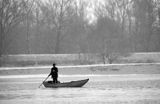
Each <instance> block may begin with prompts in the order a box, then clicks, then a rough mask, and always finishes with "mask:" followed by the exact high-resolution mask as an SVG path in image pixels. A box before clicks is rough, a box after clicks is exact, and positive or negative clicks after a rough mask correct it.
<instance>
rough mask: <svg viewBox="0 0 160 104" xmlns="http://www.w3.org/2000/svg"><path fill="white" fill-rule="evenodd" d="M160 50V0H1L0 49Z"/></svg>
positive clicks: (37, 51)
mask: <svg viewBox="0 0 160 104" xmlns="http://www.w3.org/2000/svg"><path fill="white" fill-rule="evenodd" d="M126 51H127V52H128V51H129V52H130V51H131V52H150V51H160V1H159V0H104V1H101V2H100V1H95V2H94V0H93V1H90V2H89V1H88V0H45V1H44V0H1V1H0V55H2V54H50V53H52V54H63V53H102V54H105V56H108V55H109V54H110V53H114V52H116V53H117V52H118V53H124V52H126Z"/></svg>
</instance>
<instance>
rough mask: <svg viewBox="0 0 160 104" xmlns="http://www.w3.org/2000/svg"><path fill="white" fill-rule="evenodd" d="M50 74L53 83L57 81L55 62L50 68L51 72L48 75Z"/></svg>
mask: <svg viewBox="0 0 160 104" xmlns="http://www.w3.org/2000/svg"><path fill="white" fill-rule="evenodd" d="M50 75H51V76H52V79H53V83H58V80H57V79H58V68H57V67H56V64H55V63H53V67H52V68H51V72H50V74H49V75H48V76H50Z"/></svg>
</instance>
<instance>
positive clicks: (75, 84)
mask: <svg viewBox="0 0 160 104" xmlns="http://www.w3.org/2000/svg"><path fill="white" fill-rule="evenodd" d="M88 81H89V79H84V80H77V81H70V82H63V83H60V82H59V83H53V82H52V81H45V82H43V85H44V86H45V87H46V88H59V87H82V86H83V85H85V84H86V83H87V82H88Z"/></svg>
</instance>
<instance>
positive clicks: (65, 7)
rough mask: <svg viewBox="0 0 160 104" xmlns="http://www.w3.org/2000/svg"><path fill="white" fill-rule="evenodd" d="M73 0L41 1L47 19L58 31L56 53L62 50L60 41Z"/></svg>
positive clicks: (53, 29)
mask: <svg viewBox="0 0 160 104" xmlns="http://www.w3.org/2000/svg"><path fill="white" fill-rule="evenodd" d="M71 5H72V0H48V1H46V2H44V3H42V2H41V5H40V6H41V10H42V12H43V14H44V16H45V17H46V18H45V20H46V22H47V24H48V25H49V27H50V28H51V29H52V31H54V32H56V39H55V41H56V42H55V49H54V51H55V53H59V52H60V43H61V40H62V38H63V30H64V29H65V27H66V24H67V22H68V16H69V15H68V12H69V10H70V8H71Z"/></svg>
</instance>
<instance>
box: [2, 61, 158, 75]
mask: <svg viewBox="0 0 160 104" xmlns="http://www.w3.org/2000/svg"><path fill="white" fill-rule="evenodd" d="M51 67H52V66H38V67H12V68H11V67H9V68H6V69H5V68H4V69H3V68H0V76H2V75H28V74H29V75H30V74H48V73H49V72H50V69H51ZM57 67H58V68H59V74H62V75H65V74H66V75H76V74H80V75H86V74H100V75H110V74H112V75H113V74H160V63H148V64H144V63H138V64H111V65H108V64H106V65H104V64H98V65H97V64H96V65H80V66H77V65H76V66H57Z"/></svg>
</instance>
